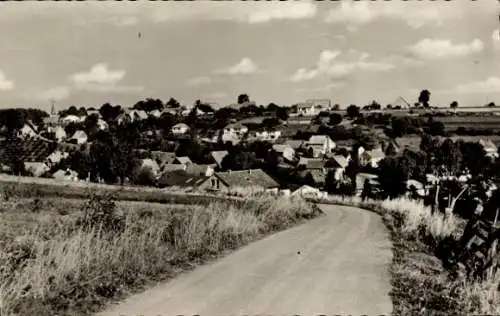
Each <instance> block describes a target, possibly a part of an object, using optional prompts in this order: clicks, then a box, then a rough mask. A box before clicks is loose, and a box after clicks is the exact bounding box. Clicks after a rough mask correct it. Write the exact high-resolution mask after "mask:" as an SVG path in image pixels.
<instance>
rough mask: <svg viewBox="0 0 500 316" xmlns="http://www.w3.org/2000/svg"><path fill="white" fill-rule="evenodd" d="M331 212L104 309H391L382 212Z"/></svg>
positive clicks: (205, 314)
mask: <svg viewBox="0 0 500 316" xmlns="http://www.w3.org/2000/svg"><path fill="white" fill-rule="evenodd" d="M321 208H322V209H323V210H324V211H325V213H326V215H325V216H322V217H320V218H316V219H314V220H312V221H310V222H308V223H305V224H304V225H301V226H298V227H295V228H292V229H289V230H287V231H283V232H280V233H278V234H275V235H272V236H269V237H267V238H265V239H263V240H260V241H257V242H255V243H253V244H250V245H248V246H246V247H243V248H241V249H239V250H238V251H236V252H234V253H232V254H230V255H229V256H227V257H224V258H222V259H220V260H219V261H216V262H214V263H211V264H208V265H205V266H201V267H199V268H197V269H195V270H193V271H191V272H189V273H186V274H183V275H180V276H179V277H177V278H175V279H173V280H171V281H170V282H167V283H165V284H161V285H160V286H157V287H155V288H152V289H150V290H147V291H145V292H143V293H141V294H138V295H135V296H132V297H130V298H129V299H128V300H126V301H124V302H123V303H121V304H119V305H115V306H111V308H110V309H109V310H108V311H105V312H104V313H101V314H100V315H103V316H104V315H106V316H111V315H113V316H118V315H144V316H150V315H151V316H153V315H154V316H156V315H194V314H199V315H202V316H212V315H214V316H215V315H256V314H261V315H264V314H267V315H293V314H300V315H318V314H320V313H324V314H344V315H347V314H352V315H362V314H369V315H381V314H383V315H389V314H390V313H391V312H392V303H391V300H390V297H389V291H390V289H391V286H390V279H389V273H388V268H389V264H390V261H391V259H392V252H391V243H390V241H389V239H388V238H389V236H388V232H387V231H386V228H385V227H384V225H383V223H382V220H381V218H380V217H379V216H378V215H376V214H374V213H371V212H368V211H363V210H359V209H356V208H351V207H344V206H333V205H323V206H321Z"/></svg>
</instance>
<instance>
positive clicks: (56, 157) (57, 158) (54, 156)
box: [45, 150, 69, 167]
mask: <svg viewBox="0 0 500 316" xmlns="http://www.w3.org/2000/svg"><path fill="white" fill-rule="evenodd" d="M68 157H69V153H67V152H63V151H61V150H56V151H54V152H53V153H51V154H50V155H49V156H48V157H47V158H46V159H45V163H46V164H47V166H49V167H52V166H54V165H56V164H58V163H59V162H61V160H63V159H66V158H68Z"/></svg>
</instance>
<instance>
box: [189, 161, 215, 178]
mask: <svg viewBox="0 0 500 316" xmlns="http://www.w3.org/2000/svg"><path fill="white" fill-rule="evenodd" d="M185 166H186V167H185V169H184V170H185V171H186V173H187V174H189V175H192V176H205V177H210V176H211V175H213V174H214V172H215V170H214V168H215V164H213V165H199V164H196V163H192V164H188V165H185Z"/></svg>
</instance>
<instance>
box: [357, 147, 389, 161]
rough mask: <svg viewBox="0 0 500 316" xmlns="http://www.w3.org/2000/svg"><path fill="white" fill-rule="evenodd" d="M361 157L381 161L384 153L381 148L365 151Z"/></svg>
mask: <svg viewBox="0 0 500 316" xmlns="http://www.w3.org/2000/svg"><path fill="white" fill-rule="evenodd" d="M362 155H368V156H369V157H370V158H371V159H383V158H385V153H384V152H383V151H382V149H381V148H377V149H373V150H367V151H365V152H363V153H362Z"/></svg>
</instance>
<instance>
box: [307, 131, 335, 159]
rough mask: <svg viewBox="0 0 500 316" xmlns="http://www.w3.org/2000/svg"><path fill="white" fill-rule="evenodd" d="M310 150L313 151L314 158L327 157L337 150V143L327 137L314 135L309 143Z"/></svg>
mask: <svg viewBox="0 0 500 316" xmlns="http://www.w3.org/2000/svg"><path fill="white" fill-rule="evenodd" d="M306 146H307V148H308V150H312V152H313V156H314V157H319V156H321V155H326V154H327V153H331V152H332V150H333V149H335V142H334V141H333V140H331V138H330V137H329V136H327V135H313V136H311V137H310V138H309V141H307V145H306Z"/></svg>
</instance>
